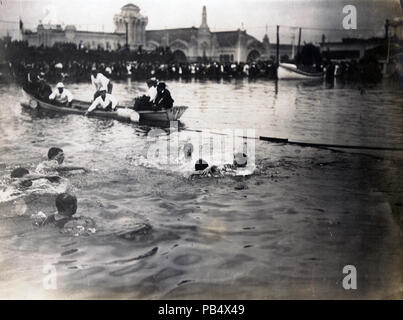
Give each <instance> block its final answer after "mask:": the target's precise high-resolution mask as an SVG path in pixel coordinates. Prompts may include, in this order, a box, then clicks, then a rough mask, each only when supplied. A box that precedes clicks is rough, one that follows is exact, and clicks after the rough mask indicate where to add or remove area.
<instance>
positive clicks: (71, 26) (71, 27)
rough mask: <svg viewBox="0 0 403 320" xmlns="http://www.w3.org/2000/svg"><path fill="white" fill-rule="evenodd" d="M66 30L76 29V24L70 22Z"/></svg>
mask: <svg viewBox="0 0 403 320" xmlns="http://www.w3.org/2000/svg"><path fill="white" fill-rule="evenodd" d="M65 30H66V31H76V30H77V29H76V27H75V26H74V25H72V24H69V25H67V26H66V28H65Z"/></svg>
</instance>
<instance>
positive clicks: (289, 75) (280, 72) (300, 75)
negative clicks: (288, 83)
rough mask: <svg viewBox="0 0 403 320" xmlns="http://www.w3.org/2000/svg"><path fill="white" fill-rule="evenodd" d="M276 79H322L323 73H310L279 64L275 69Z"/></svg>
mask: <svg viewBox="0 0 403 320" xmlns="http://www.w3.org/2000/svg"><path fill="white" fill-rule="evenodd" d="M277 78H278V79H279V80H310V79H322V78H323V73H322V72H318V73H310V72H305V71H302V70H299V69H297V68H292V67H289V66H286V65H283V64H280V65H279V66H278V69H277Z"/></svg>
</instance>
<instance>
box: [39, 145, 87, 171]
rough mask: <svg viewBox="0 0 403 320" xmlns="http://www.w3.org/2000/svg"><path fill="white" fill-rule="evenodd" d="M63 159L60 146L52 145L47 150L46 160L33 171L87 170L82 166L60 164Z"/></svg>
mask: <svg viewBox="0 0 403 320" xmlns="http://www.w3.org/2000/svg"><path fill="white" fill-rule="evenodd" d="M63 161H64V152H63V150H62V149H60V148H56V147H52V148H50V149H49V151H48V160H47V161H43V162H42V163H40V164H39V165H38V166H37V167H36V169H35V171H36V173H39V174H45V173H49V172H58V173H61V172H66V171H75V170H82V171H84V172H88V170H87V169H86V168H83V167H67V166H61V164H62V163H63Z"/></svg>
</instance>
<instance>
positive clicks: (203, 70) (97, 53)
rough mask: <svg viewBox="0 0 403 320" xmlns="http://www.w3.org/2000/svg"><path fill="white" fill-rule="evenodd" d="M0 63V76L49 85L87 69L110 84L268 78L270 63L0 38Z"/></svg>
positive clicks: (85, 75)
mask: <svg viewBox="0 0 403 320" xmlns="http://www.w3.org/2000/svg"><path fill="white" fill-rule="evenodd" d="M0 61H3V69H6V70H4V71H3V73H5V72H6V73H8V74H9V75H10V77H11V78H12V79H14V80H16V81H17V82H23V81H24V80H25V77H26V74H27V73H28V72H36V73H38V74H39V73H42V74H43V76H44V77H45V78H46V80H47V81H49V82H58V81H64V82H80V81H88V79H89V77H90V74H91V69H92V68H93V67H96V68H97V69H98V70H100V71H103V72H104V71H105V70H108V71H110V72H109V77H110V78H111V79H113V80H123V79H127V78H128V77H131V78H132V79H133V80H144V79H148V78H151V77H156V78H158V79H164V80H168V79H176V78H206V79H221V78H231V77H234V78H240V77H251V78H258V77H261V78H268V79H269V78H274V77H275V67H274V63H273V62H272V61H259V62H252V63H236V62H217V61H211V60H207V59H203V58H199V60H198V61H197V62H190V63H189V62H179V61H175V57H174V55H173V54H172V52H171V50H170V49H169V48H168V47H166V48H165V47H160V48H157V49H155V50H153V51H146V50H143V49H142V48H139V49H138V50H136V51H129V50H127V49H124V48H122V49H120V50H115V51H108V50H104V49H96V50H89V49H86V48H77V46H76V45H75V44H71V43H56V44H55V45H54V46H53V47H32V46H28V44H27V43H26V42H22V41H8V42H7V41H4V40H0Z"/></svg>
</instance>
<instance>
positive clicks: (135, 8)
mask: <svg viewBox="0 0 403 320" xmlns="http://www.w3.org/2000/svg"><path fill="white" fill-rule="evenodd" d="M121 10H122V13H123V12H135V13H138V12H140V8H139V7H138V6H136V5H135V4H133V3H128V4H126V5H125V6H123V7H122V9H121Z"/></svg>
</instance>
